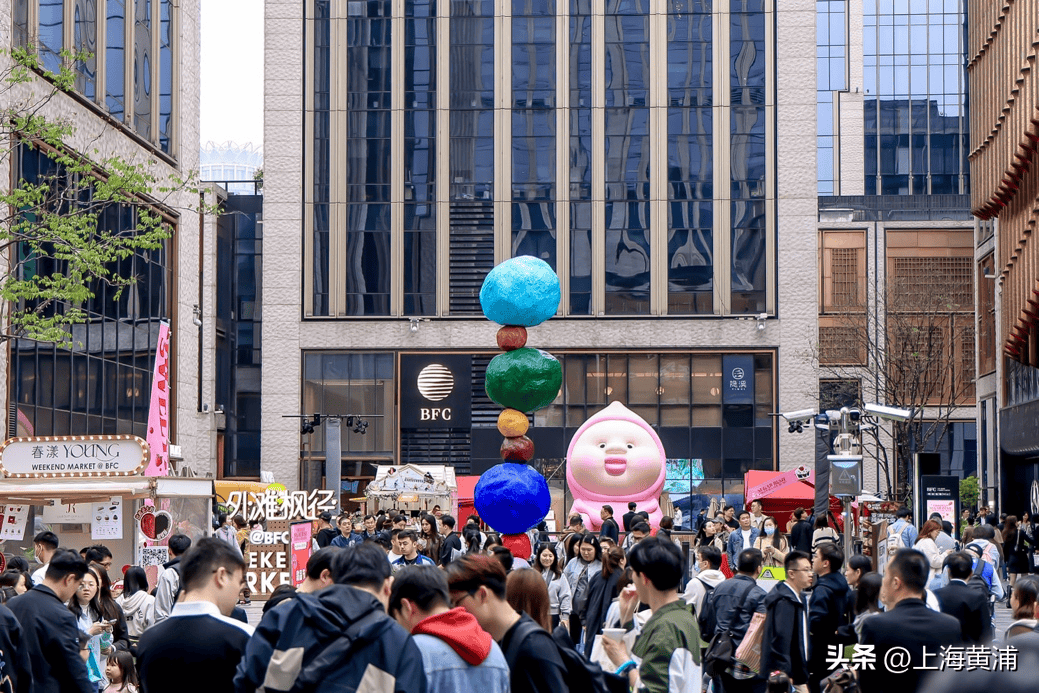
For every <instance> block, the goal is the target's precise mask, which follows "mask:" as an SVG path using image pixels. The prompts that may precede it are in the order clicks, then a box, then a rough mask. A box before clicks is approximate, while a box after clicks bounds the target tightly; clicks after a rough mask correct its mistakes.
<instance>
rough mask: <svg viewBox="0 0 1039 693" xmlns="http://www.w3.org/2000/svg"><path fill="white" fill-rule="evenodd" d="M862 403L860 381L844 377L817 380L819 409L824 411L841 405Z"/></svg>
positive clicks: (853, 405)
mask: <svg viewBox="0 0 1039 693" xmlns="http://www.w3.org/2000/svg"><path fill="white" fill-rule="evenodd" d="M861 405H862V381H861V380H857V379H853V378H846V379H824V380H820V381H819V411H821V412H824V411H828V410H831V409H841V408H842V407H858V406H861Z"/></svg>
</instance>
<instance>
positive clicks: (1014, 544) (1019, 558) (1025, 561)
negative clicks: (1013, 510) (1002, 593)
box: [1003, 515, 1035, 604]
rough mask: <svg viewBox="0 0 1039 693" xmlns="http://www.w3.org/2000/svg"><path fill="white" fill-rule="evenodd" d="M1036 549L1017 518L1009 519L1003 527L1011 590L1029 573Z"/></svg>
mask: <svg viewBox="0 0 1039 693" xmlns="http://www.w3.org/2000/svg"><path fill="white" fill-rule="evenodd" d="M1034 548H1035V544H1034V543H1033V542H1032V540H1031V539H1030V538H1029V536H1028V534H1027V533H1025V532H1024V531H1022V529H1021V527H1020V526H1019V525H1018V522H1017V517H1016V516H1015V515H1010V516H1009V517H1007V520H1006V524H1004V525H1003V552H1004V553H1005V554H1006V557H1007V577H1008V578H1009V580H1010V587H1011V588H1013V587H1014V585H1015V584H1017V580H1018V578H1019V577H1021V576H1022V575H1027V574H1028V573H1029V571H1030V569H1031V565H1030V561H1029V557H1030V555H1031V553H1032V551H1033V549H1034ZM1009 603H1010V600H1009V599H1007V604H1009Z"/></svg>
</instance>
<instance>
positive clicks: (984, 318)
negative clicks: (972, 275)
mask: <svg viewBox="0 0 1039 693" xmlns="http://www.w3.org/2000/svg"><path fill="white" fill-rule="evenodd" d="M995 275H996V267H995V260H994V258H993V256H992V255H991V254H990V255H986V256H985V257H984V258H983V259H982V260H981V262H979V263H978V276H977V287H978V375H985V374H987V373H992V372H993V371H995V370H996V296H995V284H996V277H995Z"/></svg>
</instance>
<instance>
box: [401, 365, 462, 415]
mask: <svg viewBox="0 0 1039 693" xmlns="http://www.w3.org/2000/svg"><path fill="white" fill-rule="evenodd" d="M472 383H473V360H472V357H471V356H469V355H459V354H443V353H441V354H401V357H400V393H401V399H400V419H401V421H400V425H401V428H468V427H469V426H470V419H471V416H470V412H471V410H472Z"/></svg>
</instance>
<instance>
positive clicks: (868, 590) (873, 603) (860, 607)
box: [852, 573, 884, 638]
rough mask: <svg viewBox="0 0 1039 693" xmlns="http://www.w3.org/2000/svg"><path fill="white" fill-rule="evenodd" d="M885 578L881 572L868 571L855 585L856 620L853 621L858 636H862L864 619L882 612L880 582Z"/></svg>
mask: <svg viewBox="0 0 1039 693" xmlns="http://www.w3.org/2000/svg"><path fill="white" fill-rule="evenodd" d="M883 580H884V578H883V576H881V574H880V573H866V574H865V575H863V576H862V577H861V578H859V582H858V585H857V586H856V587H855V620H854V621H852V627H853V628H854V629H855V636H856V637H857V638H861V637H862V623H863V621H865V620H866V619H867V618H869V617H870V616H873V615H874V614H879V613H880V584H881V582H883Z"/></svg>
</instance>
